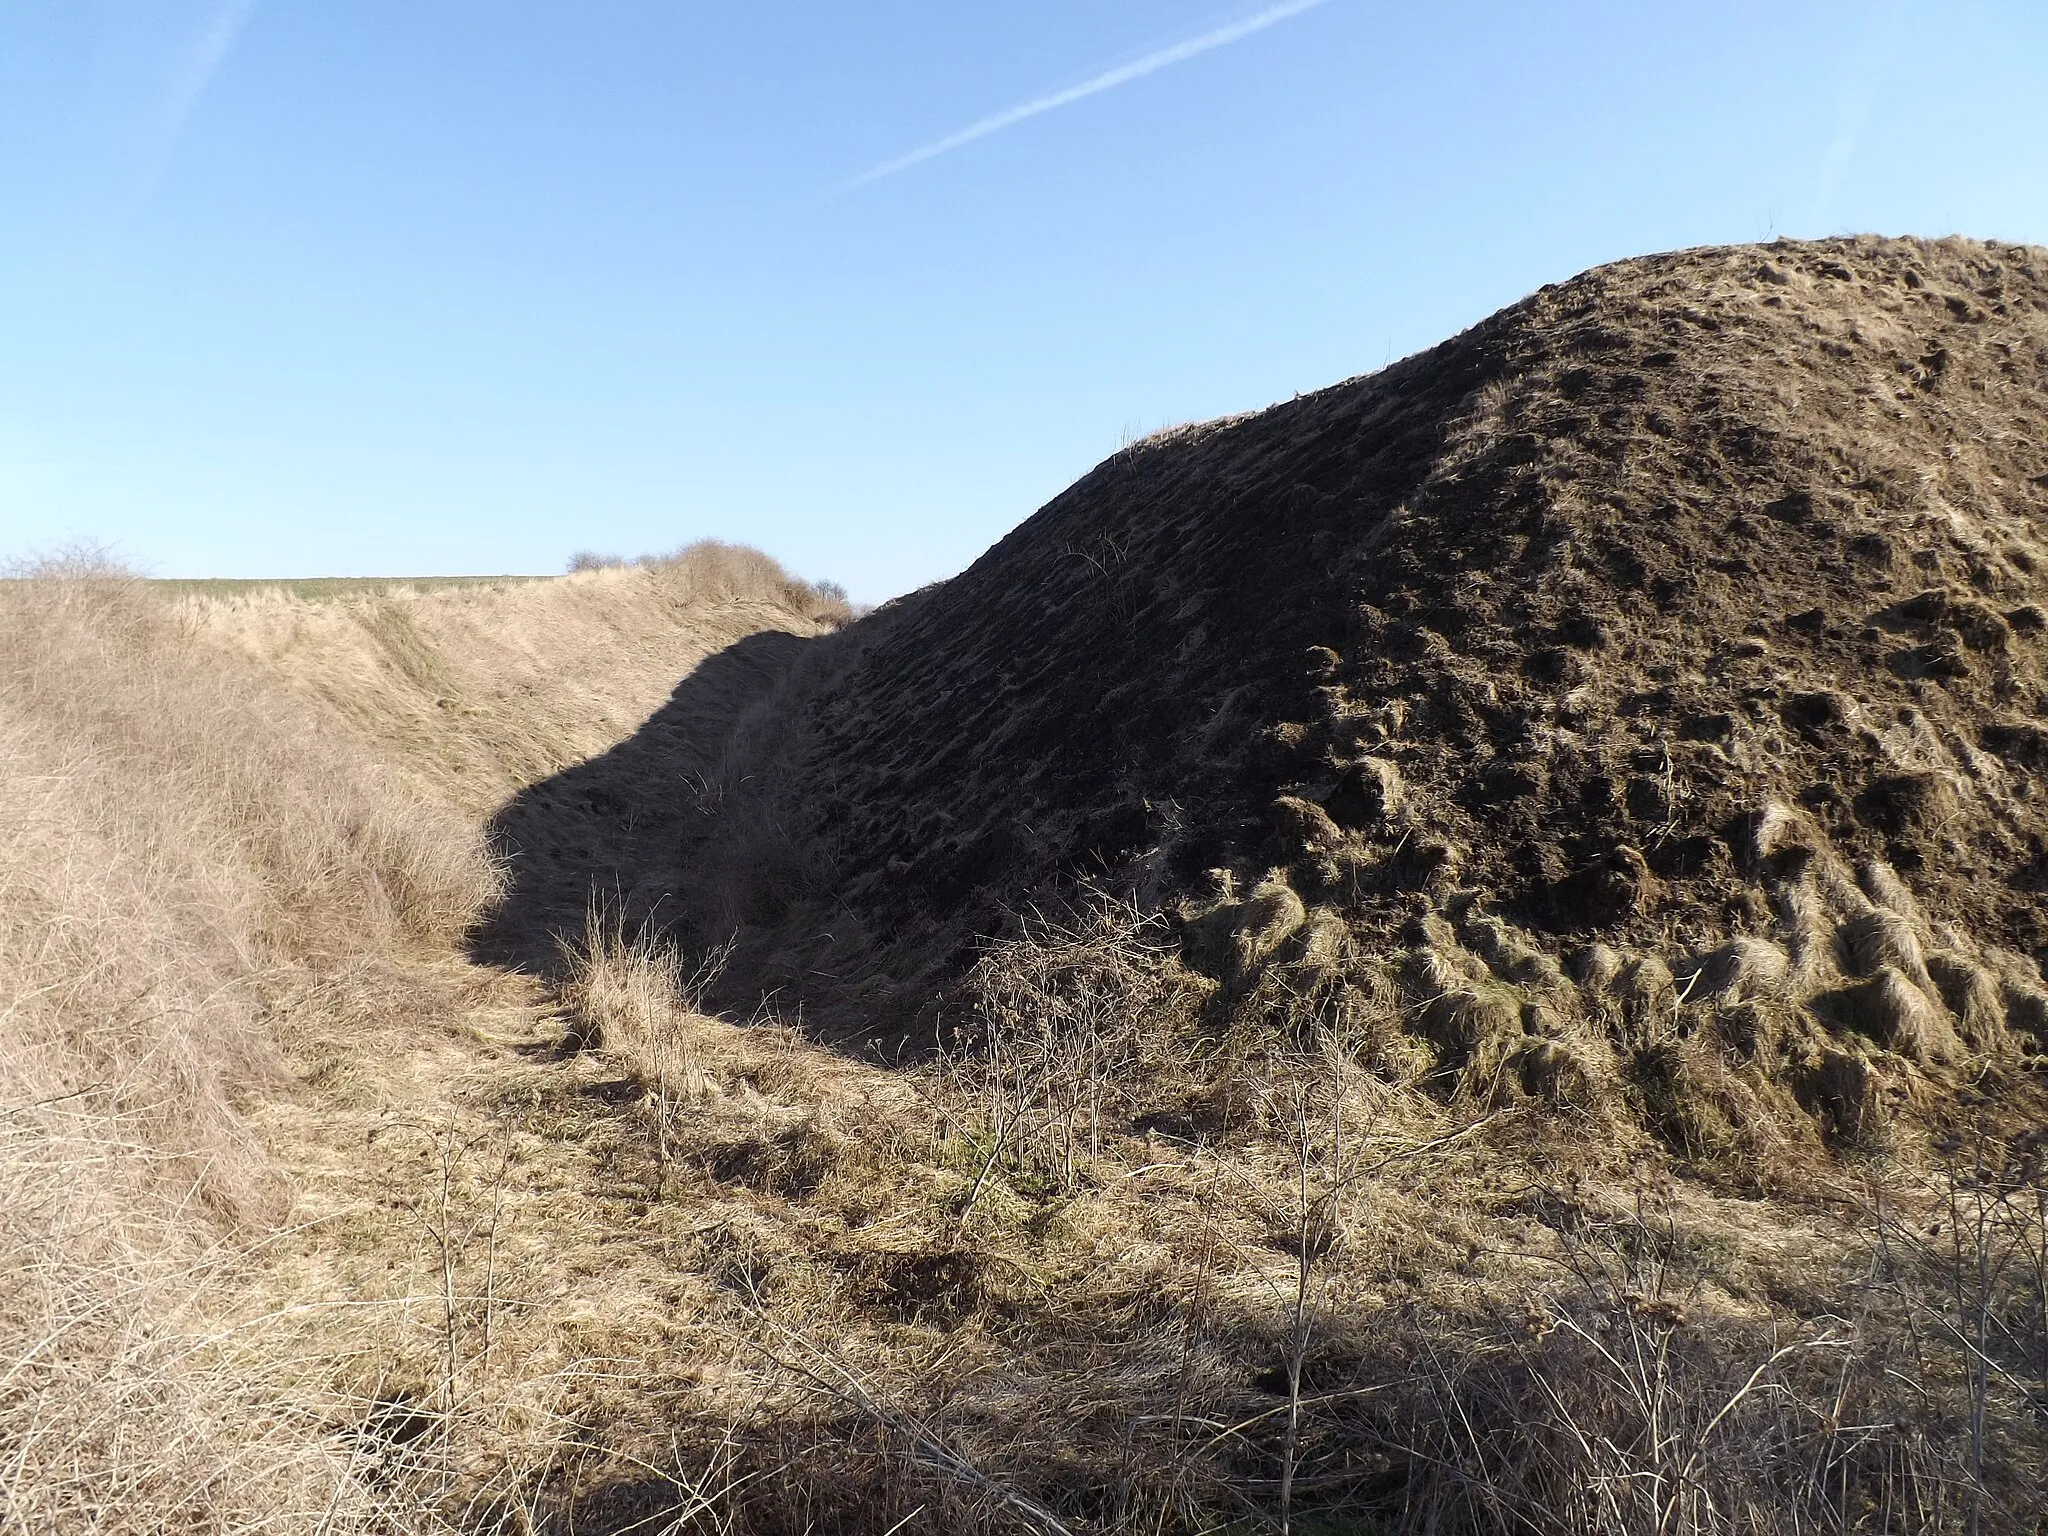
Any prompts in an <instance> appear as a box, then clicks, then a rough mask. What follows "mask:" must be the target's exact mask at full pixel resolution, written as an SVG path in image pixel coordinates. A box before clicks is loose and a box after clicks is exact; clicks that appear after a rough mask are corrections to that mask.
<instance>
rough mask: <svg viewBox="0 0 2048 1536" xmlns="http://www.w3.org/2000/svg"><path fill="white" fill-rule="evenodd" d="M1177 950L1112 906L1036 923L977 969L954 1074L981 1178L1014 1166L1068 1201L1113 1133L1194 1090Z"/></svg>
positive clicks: (1148, 922)
mask: <svg viewBox="0 0 2048 1536" xmlns="http://www.w3.org/2000/svg"><path fill="white" fill-rule="evenodd" d="M1177 949H1178V946H1177V945H1175V944H1173V943H1172V942H1171V936H1170V934H1169V933H1168V931H1167V929H1166V926H1165V924H1164V922H1163V921H1162V920H1161V919H1159V918H1158V917H1156V916H1148V915H1146V914H1145V913H1143V912H1141V911H1140V910H1139V909H1138V908H1137V907H1136V906H1135V905H1132V904H1129V903H1125V902H1118V901H1114V900H1111V899H1109V898H1106V897H1102V898H1098V899H1096V900H1095V901H1094V902H1093V903H1092V904H1091V905H1090V906H1088V907H1087V908H1086V909H1085V910H1084V911H1082V912H1081V913H1080V914H1079V915H1077V916H1076V917H1074V918H1073V919H1071V920H1069V921H1068V922H1065V923H1061V922H1056V921H1052V920H1048V919H1045V918H1043V917H1034V918H1033V919H1032V920H1031V921H1030V922H1029V924H1028V925H1027V932H1026V933H1025V935H1024V936H1023V937H1022V938H1019V939H1016V940H1012V941H1010V942H1008V943H1004V944H999V945H996V946H994V947H993V948H991V949H990V951H989V952H988V953H987V954H986V955H985V956H984V957H983V958H982V960H981V961H980V962H979V963H978V964H977V965H976V966H975V968H974V970H973V972H972V973H971V974H970V976H969V977H968V981H967V985H966V994H967V996H968V998H969V999H970V1001H971V1006H972V1014H971V1018H970V1021H969V1025H968V1031H969V1032H968V1036H967V1039H966V1041H965V1042H963V1043H964V1045H965V1050H964V1051H963V1052H962V1054H961V1055H960V1056H959V1057H958V1059H957V1060H956V1062H955V1067H956V1070H957V1072H958V1074H959V1080H960V1082H961V1084H962V1085H963V1086H964V1087H965V1088H966V1091H967V1092H968V1093H969V1094H970V1095H971V1097H972V1099H973V1101H974V1102H975V1103H976V1105H977V1108H978V1110H979V1113H980V1115H981V1118H982V1120H983V1122H984V1124H985V1126H986V1128H987V1136H988V1140H989V1150H988V1153H987V1158H986V1165H985V1167H984V1175H985V1174H986V1172H987V1169H988V1168H992V1167H994V1166H995V1165H996V1164H998V1163H1005V1164H1007V1165H1008V1166H1009V1167H1011V1168H1012V1169H1013V1170H1015V1171H1017V1172H1019V1173H1023V1174H1026V1175H1029V1176H1031V1177H1033V1178H1037V1179H1042V1180H1045V1181H1047V1182H1048V1183H1049V1184H1050V1185H1051V1186H1052V1187H1054V1188H1056V1189H1059V1190H1061V1191H1064V1192H1069V1193H1071V1192H1072V1191H1073V1190H1074V1189H1076V1188H1077V1187H1078V1186H1079V1184H1080V1182H1081V1180H1082V1179H1083V1177H1084V1175H1085V1171H1086V1169H1087V1166H1088V1164H1089V1163H1091V1162H1092V1161H1094V1160H1096V1159H1099V1158H1100V1157H1101V1156H1102V1152H1103V1141H1104V1137H1105V1135H1107V1134H1108V1133H1110V1132H1111V1131H1112V1130H1121V1129H1124V1128H1125V1127H1127V1126H1128V1125H1129V1123H1130V1121H1131V1119H1132V1118H1133V1117H1134V1116H1136V1115H1137V1114H1139V1113H1141V1112H1142V1111H1143V1110H1145V1109H1147V1108H1149V1107H1152V1106H1154V1105H1156V1104H1158V1103H1160V1102H1161V1101H1162V1100H1163V1099H1166V1098H1170V1097H1171V1096H1172V1095H1173V1093H1174V1091H1175V1089H1176V1088H1178V1089H1180V1090H1181V1091H1182V1092H1183V1093H1185V1091H1186V1090H1187V1088H1188V1087H1189V1086H1190V1085H1191V1083H1192V1081H1193V1077H1192V1072H1191V1062H1190V1059H1189V1051H1188V1042H1187V1041H1186V1039H1185V1038H1184V1034H1185V1030H1186V1026H1187V1023H1188V1019H1189V1014H1190V1011H1191V1009H1190V1005H1191V1002H1192V994H1191V992H1190V990H1189V988H1188V986H1187V983H1186V981H1185V979H1184V978H1183V977H1182V976H1181V974H1180V971H1179V967H1178V965H1177V963H1176V962H1177ZM968 1198H969V1202H970V1203H971V1202H972V1199H973V1191H970V1193H969V1197H968Z"/></svg>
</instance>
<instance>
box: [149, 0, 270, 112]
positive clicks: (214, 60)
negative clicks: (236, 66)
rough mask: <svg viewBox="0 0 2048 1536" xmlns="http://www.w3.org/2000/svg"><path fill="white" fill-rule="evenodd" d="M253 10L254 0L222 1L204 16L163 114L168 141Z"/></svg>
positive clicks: (233, 43)
mask: <svg viewBox="0 0 2048 1536" xmlns="http://www.w3.org/2000/svg"><path fill="white" fill-rule="evenodd" d="M255 9H256V0H222V3H220V4H217V5H215V6H214V7H213V9H212V11H211V13H210V14H209V15H207V16H206V17H205V19H204V20H203V22H202V23H201V25H200V27H199V28H198V30H197V33H196V35H195V36H194V37H193V38H192V40H191V42H190V44H189V45H188V46H187V47H186V48H185V50H184V56H183V57H182V58H181V59H180V60H179V61H178V64H179V67H178V72H177V75H176V77H175V79H174V80H173V81H172V88H171V93H170V99H169V100H168V101H167V102H166V103H165V105H166V107H167V108H168V110H167V112H166V114H165V115H166V119H167V132H166V135H165V137H166V139H167V140H168V139H175V138H176V137H177V135H178V132H179V130H180V129H182V128H183V127H184V126H185V119H186V118H188V117H190V116H191V115H192V109H193V108H194V107H196V106H197V105H199V98H200V97H202V96H204V95H205V94H206V88H207V86H209V85H211V84H212V83H213V77H214V75H215V74H216V73H217V72H218V71H219V69H220V67H221V65H222V64H224V63H225V62H226V61H227V56H228V55H229V54H230V53H231V52H233V51H234V46H235V40H236V39H237V38H239V37H240V36H241V35H242V28H243V27H244V26H246V25H247V24H248V21H249V13H250V12H251V11H253V10H255Z"/></svg>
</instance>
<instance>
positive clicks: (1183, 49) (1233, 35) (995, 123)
mask: <svg viewBox="0 0 2048 1536" xmlns="http://www.w3.org/2000/svg"><path fill="white" fill-rule="evenodd" d="M1328 3H1329V0H1282V3H1281V4H1278V5H1270V6H1268V7H1266V9H1264V10H1262V11H1257V12H1254V13H1253V14H1252V15H1250V16H1246V17H1244V18H1243V19H1241V20H1238V21H1233V22H1230V23H1228V24H1227V25H1225V26H1221V27H1217V28H1215V29H1214V30H1213V31H1209V32H1204V33H1202V34H1201V35H1200V36H1199V37H1191V38H1188V39H1187V40H1186V41H1184V42H1178V43H1174V44H1173V45H1171V46H1170V47H1166V48H1160V49H1157V50H1155V51H1154V52H1152V53H1148V54H1146V55H1145V56H1144V57H1143V58H1141V59H1133V60H1132V61H1131V62H1130V63H1128V64H1119V65H1118V66H1117V67H1116V68H1114V69H1106V70H1104V71H1103V72H1102V73H1101V74H1099V75H1092V76H1090V77H1089V78H1088V79H1086V80H1083V81H1082V82H1081V83H1080V84H1078V85H1070V86H1068V87H1066V88H1065V89H1064V90H1058V91H1053V92H1051V93H1049V94H1047V95H1044V96H1036V97H1033V98H1032V99H1031V100H1029V101H1024V102H1019V103H1018V104H1017V105H1016V106H1014V107H1006V108H1004V109H1003V110H1002V111H1001V112H997V113H995V114H993V115H992V116H989V117H984V118H982V119H981V120H980V121H978V122H973V123H969V124H968V125H967V126H966V127H965V128H962V129H961V130H960V131H959V132H957V133H949V134H947V135H946V136H945V137H944V138H942V139H934V140H933V141H932V142H931V143H929V144H926V145H924V146H923V147H922V148H919V149H913V150H912V151H910V153H909V154H907V155H898V156H897V157H896V158H895V159H893V160H884V161H883V162H882V163H881V164H880V165H877V166H874V167H872V168H871V169H869V170H865V171H863V172H861V173H860V175H858V176H856V177H854V178H853V179H852V180H851V181H849V182H847V183H846V184H845V185H844V186H843V187H841V189H840V190H841V191H847V192H850V191H852V190H853V189H854V188H855V187H865V186H867V185H869V184H870V183H873V182H877V181H881V180H883V179H884V178H885V177H889V176H894V175H896V174H897V173H898V172H900V171H907V170H909V169H910V168H911V167H912V166H914V165H922V164H924V162H925V161H927V160H935V159H937V158H938V157H939V156H940V155H943V154H948V153H950V152H951V151H953V150H956V149H959V148H960V147H961V146H962V145H965V144H972V143H973V142H974V141H975V140H976V139H985V138H987V137H988V136H989V135H990V134H992V133H1001V132H1002V131H1003V130H1004V129H1005V128H1014V127H1015V126H1016V125H1017V124H1019V123H1021V122H1025V121H1027V120H1028V119H1030V118H1034V117H1039V116H1042V115H1043V114H1044V113H1047V112H1053V111H1057V110H1058V109H1059V108H1061V107H1066V106H1071V105H1073V104H1074V103H1075V102H1077V101H1085V100H1086V99H1087V98H1088V97H1090V96H1100V95H1101V94H1102V93H1103V92H1104V91H1113V90H1115V89H1116V88H1117V87H1118V86H1120V85H1128V84H1129V83H1130V82H1131V81H1133V80H1142V79H1144V77H1145V76H1147V75H1151V74H1157V73H1158V72H1159V71H1160V70H1162V69H1168V68H1171V67H1172V66H1173V65H1175V64H1180V63H1184V62H1186V61H1187V60H1189V59H1192V58H1194V57H1195V56H1196V55H1198V54H1204V53H1208V52H1210V51H1211V50H1212V49H1216V48H1224V47H1228V46H1229V45H1230V44H1232V43H1235V42H1239V41H1242V40H1243V39H1245V38H1247V37H1250V36H1251V35H1252V34H1253V33H1255V32H1263V31H1265V30H1266V29H1267V28H1268V27H1276V26H1278V25H1279V24H1280V23H1281V22H1283V21H1287V20H1289V19H1290V18H1292V17H1295V16H1299V15H1301V13H1302V12H1304V11H1312V10H1314V9H1316V8H1317V7H1318V6H1321V5H1326V4H1328Z"/></svg>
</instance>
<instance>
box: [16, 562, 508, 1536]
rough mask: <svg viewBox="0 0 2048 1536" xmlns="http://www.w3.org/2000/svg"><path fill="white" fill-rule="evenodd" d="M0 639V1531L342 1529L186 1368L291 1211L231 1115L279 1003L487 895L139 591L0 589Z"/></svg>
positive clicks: (244, 1406)
mask: <svg viewBox="0 0 2048 1536" xmlns="http://www.w3.org/2000/svg"><path fill="white" fill-rule="evenodd" d="M0 629H4V631H5V633H6V634H7V636H8V650H7V654H6V661H5V668H4V671H0V799H4V801H5V803H6V804H7V806H8V808H9V814H8V816H7V818H6V820H5V821H4V823H0V953H4V954H5V956H6V964H5V966H4V968H0V1020H4V1023H5V1030H4V1034H0V1211H4V1218H0V1292H4V1296H0V1359H4V1360H5V1361H6V1362H7V1364H6V1366H5V1368H4V1372H0V1447H4V1453H0V1524H6V1525H8V1526H9V1527H10V1528H15V1529H22V1530H35V1531H43V1530H66V1529H73V1528H77V1529H87V1528H90V1529H118V1528H121V1521H123V1520H132V1521H134V1522H136V1524H135V1525H134V1528H137V1529H140V1528H145V1527H149V1528H163V1527H164V1526H167V1525H184V1524H189V1525H192V1526H195V1527H203V1528H210V1529H220V1530H243V1529H258V1528H264V1527H266V1526H271V1525H275V1524H277V1523H279V1522H280V1521H282V1522H284V1523H287V1524H289V1523H291V1522H292V1521H293V1520H294V1519H295V1518H298V1517H303V1519H304V1520H305V1521H306V1522H307V1523H309V1524H310V1523H311V1522H314V1521H317V1519H318V1518H319V1514H320V1511H321V1510H322V1509H323V1508H325V1507H327V1506H328V1505H329V1503H330V1502H331V1501H333V1500H335V1499H337V1498H341V1503H339V1504H336V1505H335V1506H334V1507H335V1508H336V1510H337V1512H338V1515H339V1512H341V1511H342V1510H343V1508H344V1506H346V1505H347V1504H348V1500H347V1499H346V1498H343V1497H342V1495H343V1494H344V1493H345V1491H346V1486H345V1485H346V1484H347V1483H348V1475H347V1466H346V1459H345V1458H342V1459H339V1460H338V1459H336V1457H335V1455H334V1453H333V1452H332V1450H331V1449H330V1448H328V1447H326V1446H324V1445H322V1444H321V1443H320V1442H319V1441H318V1440H316V1439H314V1438H310V1437H308V1436H307V1435H306V1434H304V1432H303V1431H304V1426H303V1425H302V1424H294V1423H292V1422H291V1421H289V1420H287V1419H280V1418H279V1417H278V1416H277V1414H276V1413H275V1412H274V1411H273V1410H272V1409H271V1408H270V1407H267V1406H266V1405H265V1402H264V1400H263V1392H262V1384H261V1381H260V1378H254V1377H243V1376H239V1375H237V1373H236V1372H235V1371H234V1370H233V1369H232V1368H230V1367H229V1366H228V1365H226V1364H225V1363H224V1362H223V1358H222V1355H221V1352H220V1351H219V1350H218V1349H216V1348H213V1347H212V1341H211V1340H210V1339H209V1337H208V1329H209V1324H208V1323H207V1321H206V1310H207V1303H208V1301H209V1300H210V1299H211V1293H212V1291H213V1289H214V1288H213V1286H212V1281H213V1279H214V1277H215V1276H216V1275H217V1274H218V1273H219V1272H220V1270H221V1268H222V1267H223V1265H224V1264H225V1263H226V1262H227V1261H226V1259H225V1258H224V1257H223V1255H224V1253H227V1252H229V1251H230V1250H231V1249H232V1247H233V1246H234V1245H235V1244H236V1243H238V1242H239V1241H242V1240H244V1239H245V1235H246V1234H248V1233H250V1232H252V1231H254V1230H258V1229H260V1228H261V1227H262V1226H263V1225H264V1224H265V1223H267V1222H269V1221H270V1220H272V1219H274V1218H275V1217H277V1216H278V1215H279V1214H281V1213H282V1211H283V1210H284V1209H285V1208H286V1205H287V1192H286V1191H285V1190H284V1189H283V1188H282V1187H281V1185H280V1184H279V1182H278V1180H277V1179H276V1177H275V1176H274V1174H273V1173H272V1172H271V1170H270V1168H269V1166H268V1164H267V1161H266V1159H265V1158H264V1156H263V1154H262V1152H261V1150H260V1149H259V1148H258V1146H257V1145H256V1144H255V1143H254V1142H253V1141H252V1139H251V1138H250V1137H249V1135H248V1134H247V1132H246V1131H244V1130H243V1129H242V1127H241V1124H240V1122H239V1121H238V1119H237V1117H236V1114H235V1112H234V1104H235V1102H236V1100H237V1098H238V1097H240V1096H241V1095H244V1094H246V1093H248V1092H249V1091H251V1090H252V1089H253V1088H255V1087H256V1086H258V1085H260V1084H261V1083H263V1082H264V1081H265V1080H266V1079H267V1078H268V1077H269V1076H270V1075H271V1074H272V1073H273V1072H274V1070H275V1066H276V1054H275V1047H274V1044H273V1041H272V1039H271V1038H270V1035H269V1033H268V1030H267V1028H266V1022H265V1021H266V1012H267V1009H268V1007H269V1004H270V1002H271V1000H272V999H274V998H275V997H277V996H279V995H281V994H282V993H283V992H284V991H286V990H288V989H289V987H290V986H291V985H292V984H293V983H294V982H295V981H297V980H298V979H299V978H301V977H303V976H306V975H309V974H311V973H314V972H317V971H319V970H321V969H322V968H325V967H328V966H330V965H332V964H333V963H335V962H336V961H337V960H339V959H340V958H341V957H342V956H344V955H346V954H348V953H350V952H352V951H357V950H360V949H363V948H368V947H393V946H407V945H419V944H427V943H433V942H437V941H438V942H445V941H446V940H447V939H448V938H449V937H450V936H451V935H452V934H453V933H454V932H455V931H456V930H457V929H458V928H459V927H460V925H461V924H462V923H463V921H464V920H465V919H466V917H467V915H468V914H469V913H470V912H471V911H472V910H474V908H475V906H476V905H477V903H478V902H480V901H481V900H483V899H484V898H485V897H486V896H488V894H489V893H490V891H491V890H492V889H493V879H492V875H491V872H490V869H489V867H488V865H487V863H486V862H485V860H484V859H483V857H482V855H481V850H480V849H479V847H478V845H477V841H476V839H475V837H474V835H473V834H472V833H471V832H470V831H469V830H468V829H466V828H465V827H463V826H462V825H461V824H460V823H458V822H456V821H454V820H452V819H449V818H447V817H444V816H441V815H438V814H436V813H433V812H431V811H428V810H424V809H422V808H420V807H418V806H416V805H414V804H412V803H410V802H409V801H407V800H406V799H405V798H404V797H402V796H401V795H399V794H398V793H396V792H395V790H394V788H393V786H392V785H391V784H390V783H389V782H388V780H387V778H386V777H385V775H384V774H383V773H382V772H381V771H380V770H379V769H378V768H377V767H376V765H374V764H373V763H371V762H370V761H368V760H367V759H366V758H365V757H363V756H362V755H361V754H360V753H359V752H358V751H356V750H355V749H354V748H352V747H351V746H350V745H349V744H348V743H346V742H343V741H337V740H335V739H333V738H332V737H331V736H328V735H326V734H323V733H322V732H321V731H320V730H319V729H318V728H317V726H316V724H315V722H313V721H312V720H311V719H309V718H307V717H306V716H305V715H304V714H303V713H302V712H301V711H299V710H297V709H295V708H293V707H292V706H291V705H289V704H288V703H287V702H286V701H283V700H281V699H279V698H277V697H276V696H274V695H273V694H271V693H269V692H268V691H266V690H265V689H263V688H262V687H261V686H260V685H258V684H257V683H256V682H254V681H252V680H251V679H249V678H246V677H243V676H240V675H238V674H237V673H236V672H235V671H234V670H232V669H223V668H222V667H221V666H220V665H219V664H218V662H217V660H215V659H214V658H211V657H209V656H208V655H206V654H205V653H204V652H203V651H201V650H199V649H198V648H197V647H195V646H194V645H192V644H191V643H190V642H189V641H188V640H187V639H185V638H184V637H182V636H181V635H180V633H179V631H178V629H177V627H176V626H175V625H174V624H173V623H171V622H170V620H169V617H168V615H167V614H166V613H165V612H164V611H163V609H162V608H161V607H160V605H158V604H157V603H156V602H154V601H153V600H152V599H151V598H150V597H149V596H148V595H147V594H146V593H144V592H143V591H141V590H140V589H139V587H138V585H137V584H136V583H133V582H131V581H128V580H126V579H124V578H122V577H120V576H118V575H116V574H114V573H111V572H107V571H103V570H98V569H94V568H92V567H91V566H89V565H83V564H74V565H71V566H59V567H56V568H51V569H45V570H43V571H40V572H38V573H36V574H35V575H34V576H33V577H32V578H31V579H24V580H13V581H8V582H5V583H0ZM124 1510H125V1511H128V1513H127V1514H117V1513H116V1512H118V1511H124Z"/></svg>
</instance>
